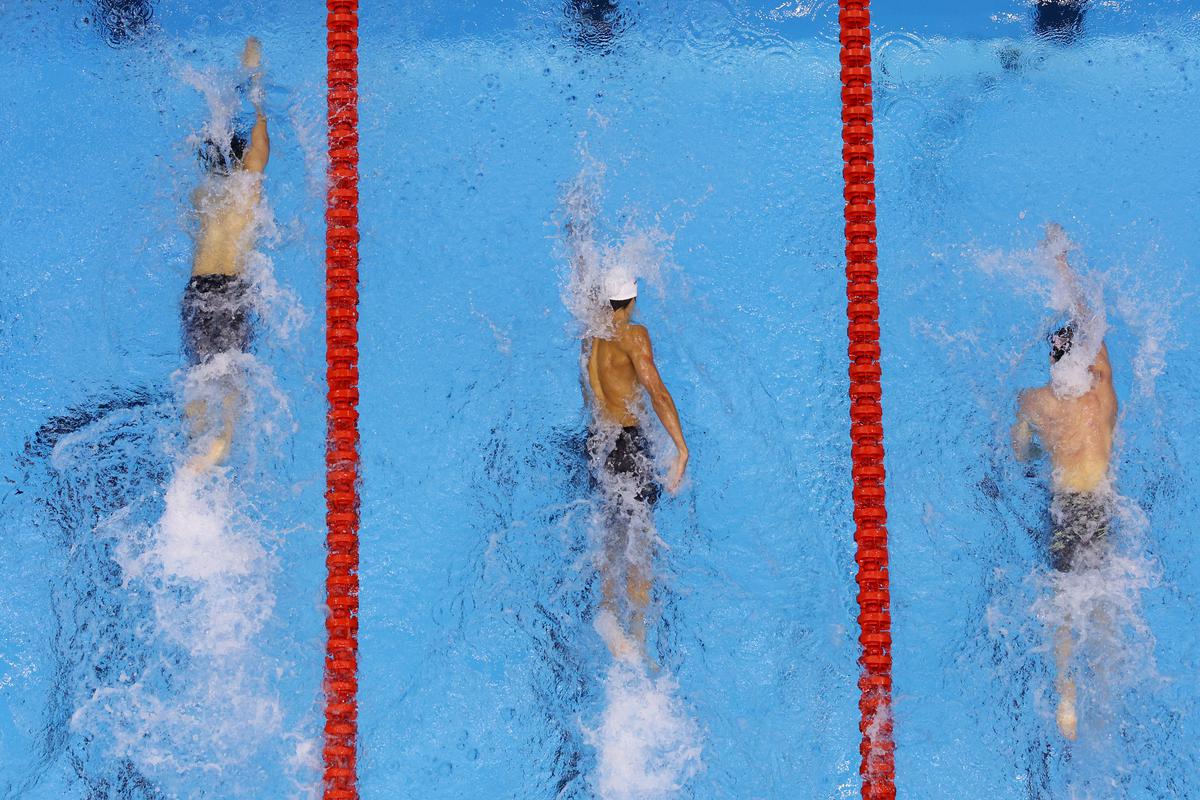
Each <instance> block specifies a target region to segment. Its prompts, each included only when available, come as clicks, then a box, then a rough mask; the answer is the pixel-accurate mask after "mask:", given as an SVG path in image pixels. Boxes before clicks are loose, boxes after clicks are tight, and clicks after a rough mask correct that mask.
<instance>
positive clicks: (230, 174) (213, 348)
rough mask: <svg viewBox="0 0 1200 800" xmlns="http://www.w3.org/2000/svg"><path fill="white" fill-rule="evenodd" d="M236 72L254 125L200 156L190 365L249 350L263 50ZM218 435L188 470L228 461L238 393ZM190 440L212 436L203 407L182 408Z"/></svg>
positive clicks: (262, 139)
mask: <svg viewBox="0 0 1200 800" xmlns="http://www.w3.org/2000/svg"><path fill="white" fill-rule="evenodd" d="M242 67H243V68H244V69H245V70H247V71H248V72H249V73H250V100H251V102H252V103H253V105H254V112H255V121H254V127H253V128H252V129H251V131H250V140H249V142H247V141H246V138H245V136H244V135H242V134H241V133H238V132H236V131H235V132H234V133H233V135H232V136H231V137H230V138H229V139H228V140H225V141H217V140H214V139H212V138H209V139H207V140H205V141H204V143H203V144H202V145H201V148H200V153H199V156H200V161H201V163H202V164H203V165H204V168H205V171H206V172H207V173H208V177H207V179H206V180H205V181H204V183H203V184H202V185H201V186H200V187H199V188H198V189H196V191H195V192H193V193H192V203H193V204H194V205H195V208H196V214H197V216H198V217H199V222H200V232H199V235H198V237H197V240H196V251H195V254H194V256H193V260H192V277H191V280H190V281H188V285H187V289H186V290H185V291H184V295H183V304H182V316H183V338H184V350H185V351H186V353H187V357H188V362H189V363H190V364H191V365H193V366H196V365H199V364H203V363H204V362H206V361H208V360H209V359H211V358H212V357H213V356H216V355H218V354H219V353H228V352H244V351H245V350H247V349H248V348H249V346H250V341H251V337H252V333H253V331H252V328H251V322H252V320H251V299H250V293H249V286H248V285H247V282H246V280H245V278H244V277H243V275H242V273H243V270H244V268H245V261H246V256H247V254H248V253H249V252H250V251H251V249H252V248H253V247H254V241H255V238H256V234H257V230H256V226H255V224H254V223H255V210H256V208H257V206H258V203H259V201H260V199H261V198H262V175H263V171H264V170H265V169H266V167H267V159H268V158H269V157H270V154H271V142H270V139H269V138H268V136H267V117H266V115H265V114H264V113H263V108H262V100H263V92H262V85H261V80H262V47H261V45H259V43H258V40H257V39H255V38H253V37H251V38H249V39H247V40H246V47H245V50H244V51H243V52H242ZM222 395H223V396H222V400H221V423H220V430H219V431H218V432H217V433H216V434H215V436H214V437H213V439H212V442H211V444H210V445H209V447H208V448H207V449H206V450H204V451H203V452H201V453H198V454H197V455H195V456H194V457H193V458H192V459H191V460H190V461H189V462H188V464H187V469H189V470H191V471H193V472H199V471H202V470H205V469H207V468H209V467H213V466H216V465H218V464H220V463H222V462H223V461H224V460H225V459H226V458H227V457H228V455H229V449H230V446H231V444H232V441H233V429H234V425H235V422H236V416H237V406H238V399H239V397H238V391H237V390H236V389H235V388H234V387H231V386H226V387H224V389H223V392H222ZM186 413H187V416H188V419H189V420H190V421H191V436H192V438H193V439H197V438H200V437H202V436H205V435H206V434H208V433H210V431H209V430H208V424H207V422H206V418H207V416H208V407H207V404H206V402H205V401H204V400H196V401H193V402H191V403H188V405H187V409H186Z"/></svg>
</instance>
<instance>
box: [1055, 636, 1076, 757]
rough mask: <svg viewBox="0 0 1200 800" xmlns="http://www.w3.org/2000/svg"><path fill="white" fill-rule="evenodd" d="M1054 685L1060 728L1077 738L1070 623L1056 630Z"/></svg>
mask: <svg viewBox="0 0 1200 800" xmlns="http://www.w3.org/2000/svg"><path fill="white" fill-rule="evenodd" d="M1054 667H1055V678H1054V687H1055V690H1056V691H1057V692H1058V710H1057V712H1056V714H1055V717H1056V720H1057V722H1058V730H1059V732H1060V733H1062V735H1063V736H1064V737H1066V738H1067V739H1070V740H1072V741H1073V740H1074V739H1075V735H1076V725H1077V718H1076V713H1075V677H1074V676H1073V675H1072V674H1071V628H1070V625H1069V623H1064V624H1062V625H1059V626H1058V630H1056V631H1055V632H1054Z"/></svg>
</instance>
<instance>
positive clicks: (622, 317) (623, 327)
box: [571, 230, 688, 659]
mask: <svg viewBox="0 0 1200 800" xmlns="http://www.w3.org/2000/svg"><path fill="white" fill-rule="evenodd" d="M571 232H572V234H573V235H575V234H578V233H579V231H578V230H572V231H571ZM606 284H607V285H606V291H605V295H606V297H607V299H608V304H609V307H610V308H611V311H612V329H611V333H610V334H608V335H607V336H605V337H603V338H601V337H596V338H592V339H590V340H586V341H585V342H584V343H583V357H584V358H585V359H586V363H587V380H586V381H584V394H585V397H586V399H587V400H588V405H589V407H590V408H591V411H592V416H593V424H592V429H591V433H590V434H589V437H588V439H589V442H588V449H589V451H590V452H591V454H592V455H593V456H594V457H596V458H597V459H601V458H602V459H603V460H602V466H598V467H597V472H600V473H602V474H600V475H598V478H599V479H600V480H599V482H600V484H601V486H602V488H603V491H604V495H605V506H606V509H605V512H606V517H607V521H608V530H607V531H606V542H605V558H604V562H603V565H602V566H603V569H602V570H601V582H602V592H603V604H602V612H601V613H602V614H604V615H607V616H605V617H602V618H601V623H602V624H603V625H604V627H605V628H606V629H607V630H606V631H605V639H606V641H607V642H608V646H609V649H610V650H611V651H612V654H613V657H614V658H618V659H628V658H630V657H631V656H632V655H633V653H632V652H631V651H632V650H633V649H634V648H636V652H637V653H639V654H641V655H642V656H645V650H646V610H647V608H648V607H649V605H650V590H651V586H652V581H651V563H650V562H651V559H652V558H653V553H652V546H651V544H652V543H651V541H650V539H651V538H652V536H653V528H652V524H651V523H652V520H651V513H652V511H653V508H654V504H655V503H656V502H657V500H658V493H659V490H658V485H657V483H656V480H655V475H654V464H653V462H652V460H651V456H650V453H649V449H648V446H647V442H646V438H645V436H644V434H643V433H642V428H641V423H642V418H643V417H644V416H645V406H644V400H643V396H648V397H649V399H650V406H651V407H652V408H653V409H654V412H655V414H656V415H657V416H658V418H659V420H660V421H661V422H662V425H663V427H664V428H666V430H667V433H668V434H669V435H670V437H671V440H672V441H673V442H674V443H675V448H676V451H677V452H676V456H675V461H674V463H673V464H672V465H671V469H670V472H669V473H668V474H667V479H666V488H667V490H668V491H669V492H671V493H672V494H674V493H675V492H677V491H678V490H679V486H680V484H681V483H682V482H683V473H684V470H685V469H687V463H688V448H687V443H686V442H685V441H684V438H683V429H682V428H681V427H680V424H679V413H678V411H677V410H676V408H675V401H674V400H673V399H672V398H671V393H670V392H668V391H667V387H666V385H664V384H663V381H662V378H661V377H659V374H658V368H657V366H656V365H655V363H654V353H653V351H652V349H651V346H650V334H649V332H647V330H646V328H645V327H644V326H642V325H637V324H634V323H633V322H632V320H631V317H632V315H633V311H634V306H635V304H636V300H637V281H636V280H634V279H633V278H631V277H628V276H620V275H610V276H609V280H608V281H607V282H606ZM606 433H607V435H606ZM609 447H611V449H609ZM622 566H623V567H624V571H625V575H624V577H625V593H624V595H625V597H624V599H625V602H626V604H627V607H628V612H629V633H628V635H625V634H624V633H623V632H622V631H621V629H620V626H619V624H616V620H617V619H618V618H619V603H618V597H617V592H618V590H617V584H618V581H619V580H620V574H619V573H620V569H621V567H622ZM609 623H612V624H609Z"/></svg>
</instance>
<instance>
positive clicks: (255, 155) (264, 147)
mask: <svg viewBox="0 0 1200 800" xmlns="http://www.w3.org/2000/svg"><path fill="white" fill-rule="evenodd" d="M242 66H243V67H244V68H245V69H248V70H250V72H251V75H250V80H251V82H252V84H253V85H252V86H251V90H250V99H251V102H253V103H254V115H255V119H254V128H253V129H252V130H251V131H250V146H249V147H248V148H247V149H246V154H245V155H244V156H243V158H242V165H243V166H244V167H245V168H246V169H247V170H249V171H250V172H260V173H261V172H262V171H263V170H265V169H266V168H267V160H268V159H269V158H270V157H271V138H270V136H268V135H267V115H266V113H264V112H263V106H262V96H263V92H262V86H261V83H260V81H261V80H262V45H261V44H259V41H258V39H255V38H254V37H253V36H251V37H249V38H248V39H246V49H245V50H243V51H242Z"/></svg>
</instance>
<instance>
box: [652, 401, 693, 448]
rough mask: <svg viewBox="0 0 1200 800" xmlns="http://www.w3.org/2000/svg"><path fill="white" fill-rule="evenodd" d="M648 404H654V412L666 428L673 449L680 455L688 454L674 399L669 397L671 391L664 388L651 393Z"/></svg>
mask: <svg viewBox="0 0 1200 800" xmlns="http://www.w3.org/2000/svg"><path fill="white" fill-rule="evenodd" d="M650 404H651V405H652V406H654V413H655V414H657V415H658V419H659V421H660V422H662V424H663V427H664V428H666V429H667V433H668V434H669V435H670V437H671V441H672V442H674V443H675V449H676V450H678V451H679V454H680V455H683V456H686V455H687V454H688V447H687V442H686V441H684V438H683V427H682V426H681V425H680V424H679V411H678V409H676V408H675V400H674V398H672V397H671V393H670V392H668V391H667V390H666V389H664V390H663V391H662V392H661V393H660V392H655V393H652V394H651V395H650Z"/></svg>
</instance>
